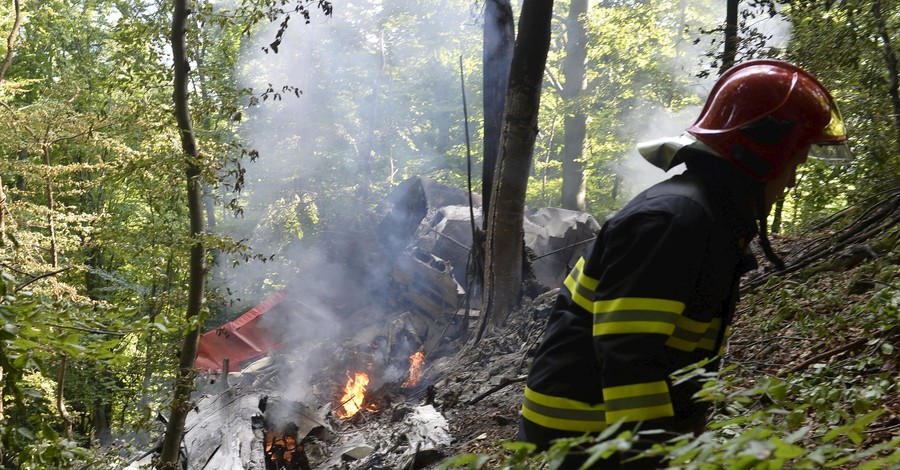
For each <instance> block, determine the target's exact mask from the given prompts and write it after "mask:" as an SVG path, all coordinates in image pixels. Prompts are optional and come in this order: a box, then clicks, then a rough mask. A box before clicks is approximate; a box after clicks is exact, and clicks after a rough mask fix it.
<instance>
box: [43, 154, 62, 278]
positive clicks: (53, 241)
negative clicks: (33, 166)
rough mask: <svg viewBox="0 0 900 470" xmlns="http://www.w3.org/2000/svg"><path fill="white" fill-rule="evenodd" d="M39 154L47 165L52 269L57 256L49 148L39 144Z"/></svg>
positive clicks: (48, 225) (57, 263)
mask: <svg viewBox="0 0 900 470" xmlns="http://www.w3.org/2000/svg"><path fill="white" fill-rule="evenodd" d="M41 152H42V153H43V154H44V165H47V228H48V230H50V263H51V264H52V265H53V267H54V268H55V267H57V266H58V265H59V255H58V254H57V252H56V224H55V223H54V222H53V212H54V210H55V207H54V206H55V203H54V201H53V176H52V175H51V173H52V172H51V171H49V170H50V146H49V144H47V143H42V144H41Z"/></svg>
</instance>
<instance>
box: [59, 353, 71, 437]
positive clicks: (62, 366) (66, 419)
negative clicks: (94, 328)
mask: <svg viewBox="0 0 900 470" xmlns="http://www.w3.org/2000/svg"><path fill="white" fill-rule="evenodd" d="M68 361H69V358H68V356H66V355H65V354H63V357H62V360H61V361H60V363H59V378H58V379H57V380H56V411H58V412H59V417H60V418H62V420H63V423H64V424H65V427H66V439H68V440H70V441H71V440H72V438H73V434H74V433H73V432H72V417H71V416H70V415H69V411H68V410H67V409H66V398H65V388H66V364H67V363H68Z"/></svg>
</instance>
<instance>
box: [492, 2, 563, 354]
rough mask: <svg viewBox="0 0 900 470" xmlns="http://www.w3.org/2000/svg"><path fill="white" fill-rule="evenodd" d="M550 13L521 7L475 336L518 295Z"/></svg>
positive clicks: (545, 7)
mask: <svg viewBox="0 0 900 470" xmlns="http://www.w3.org/2000/svg"><path fill="white" fill-rule="evenodd" d="M552 14H553V2H552V1H547V0H525V2H524V4H523V5H522V15H521V18H520V19H519V35H518V38H517V39H516V46H515V52H514V54H513V60H512V66H511V68H510V74H509V90H508V91H507V94H506V108H505V111H504V117H503V133H502V135H501V138H500V154H499V156H498V159H497V169H496V171H495V174H494V176H495V179H494V183H493V187H492V188H491V191H492V199H493V202H492V203H491V208H490V211H489V213H488V224H487V242H486V246H485V254H486V257H485V272H484V282H485V292H484V298H483V299H482V311H483V312H484V315H483V317H482V325H481V331H480V332H479V339H480V336H481V333H483V331H484V328H485V325H486V324H487V322H490V323H491V324H494V325H502V324H503V323H505V322H506V318H507V316H508V315H509V313H510V312H511V311H512V310H513V309H514V308H515V307H516V306H517V305H518V303H519V301H520V298H521V293H522V257H523V251H524V240H523V229H522V220H523V217H524V212H525V189H526V186H527V184H528V174H529V170H530V169H531V162H532V153H533V151H534V139H535V137H536V135H537V117H538V110H539V108H540V100H541V82H542V79H543V76H544V66H545V65H546V63H547V51H548V49H549V48H550V19H551V15H552Z"/></svg>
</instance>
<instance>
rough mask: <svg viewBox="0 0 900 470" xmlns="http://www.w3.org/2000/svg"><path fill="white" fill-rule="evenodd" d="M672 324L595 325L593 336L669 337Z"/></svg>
mask: <svg viewBox="0 0 900 470" xmlns="http://www.w3.org/2000/svg"><path fill="white" fill-rule="evenodd" d="M674 329H675V325H674V322H664V321H619V322H615V323H595V324H594V336H602V335H616V334H642V333H658V334H661V335H671V334H672V331H673V330H674Z"/></svg>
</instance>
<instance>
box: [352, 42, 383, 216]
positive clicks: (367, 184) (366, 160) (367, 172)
mask: <svg viewBox="0 0 900 470" xmlns="http://www.w3.org/2000/svg"><path fill="white" fill-rule="evenodd" d="M378 46H379V51H380V53H381V67H379V68H378V73H377V74H376V75H375V81H374V82H373V83H372V103H371V106H370V107H369V122H368V124H369V129H368V133H367V134H366V138H365V140H364V141H363V144H362V146H361V147H360V149H359V162H358V167H359V174H360V182H359V188H358V190H357V194H356V195H357V198H358V202H359V203H361V204H364V203H365V201H366V199H368V196H369V193H370V191H371V189H372V162H373V160H374V155H373V151H374V147H375V127H376V126H377V123H378V93H379V92H380V90H381V80H382V78H384V69H385V67H387V55H386V54H385V50H384V31H382V32H381V37H380V39H379V40H378ZM360 114H363V113H362V112H361V113H360Z"/></svg>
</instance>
